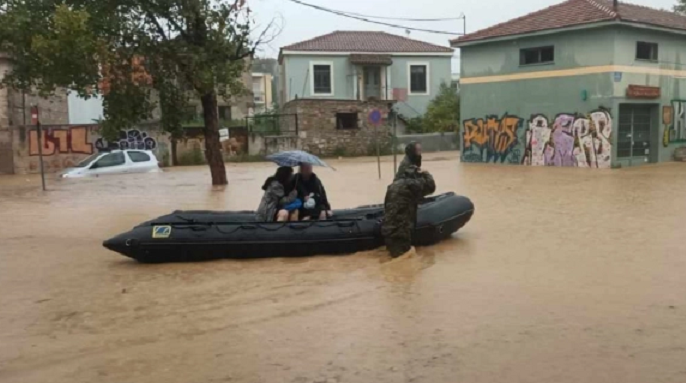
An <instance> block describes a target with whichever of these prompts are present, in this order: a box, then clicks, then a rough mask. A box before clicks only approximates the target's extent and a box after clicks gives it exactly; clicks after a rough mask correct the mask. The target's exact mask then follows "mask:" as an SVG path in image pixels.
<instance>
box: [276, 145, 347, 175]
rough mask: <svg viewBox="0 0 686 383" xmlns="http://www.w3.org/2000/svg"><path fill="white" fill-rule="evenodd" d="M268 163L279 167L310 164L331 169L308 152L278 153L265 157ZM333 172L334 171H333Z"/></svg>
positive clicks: (290, 151)
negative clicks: (270, 162)
mask: <svg viewBox="0 0 686 383" xmlns="http://www.w3.org/2000/svg"><path fill="white" fill-rule="evenodd" d="M267 159H268V160H269V161H272V162H274V163H276V164H277V165H279V166H299V165H300V164H302V163H305V164H310V165H312V166H322V167H325V168H331V169H333V168H332V167H331V166H329V165H328V164H327V163H326V162H324V161H322V160H321V159H320V158H319V157H317V156H315V155H314V154H310V153H308V152H303V151H302V150H289V151H285V152H279V153H276V154H272V155H269V156H267ZM334 170H335V169H334Z"/></svg>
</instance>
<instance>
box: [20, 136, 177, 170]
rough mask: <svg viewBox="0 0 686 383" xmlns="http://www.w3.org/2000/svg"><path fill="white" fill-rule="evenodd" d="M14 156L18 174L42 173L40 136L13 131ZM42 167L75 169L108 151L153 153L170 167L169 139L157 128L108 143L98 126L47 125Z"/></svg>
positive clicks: (46, 168) (43, 137) (121, 137)
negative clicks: (133, 150) (88, 159)
mask: <svg viewBox="0 0 686 383" xmlns="http://www.w3.org/2000/svg"><path fill="white" fill-rule="evenodd" d="M12 130H13V152H14V172H15V173H16V174H26V173H37V172H39V171H40V163H39V147H38V132H37V131H36V129H35V128H34V127H14V128H12ZM42 144H43V147H42V149H43V163H44V166H45V170H46V171H47V172H57V171H60V170H62V169H64V168H68V167H71V166H74V165H75V164H77V163H78V162H80V161H81V160H83V159H85V158H86V157H88V156H89V155H91V154H93V153H97V152H98V151H99V150H102V149H105V148H116V147H130V148H140V149H149V150H152V151H153V152H154V153H155V155H156V156H157V159H158V160H159V161H160V162H164V163H166V164H168V161H169V148H170V147H169V139H168V137H167V135H166V134H164V133H162V132H160V131H158V130H157V129H156V128H154V127H140V128H135V129H129V130H127V131H122V132H121V135H120V139H119V140H116V141H114V142H107V140H105V139H104V138H102V136H101V135H100V133H99V128H98V126H97V125H59V126H55V125H45V126H44V127H43V136H42Z"/></svg>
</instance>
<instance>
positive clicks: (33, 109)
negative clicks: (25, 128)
mask: <svg viewBox="0 0 686 383" xmlns="http://www.w3.org/2000/svg"><path fill="white" fill-rule="evenodd" d="M31 125H38V107H37V106H32V107H31Z"/></svg>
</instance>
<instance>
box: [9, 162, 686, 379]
mask: <svg viewBox="0 0 686 383" xmlns="http://www.w3.org/2000/svg"><path fill="white" fill-rule="evenodd" d="M426 157H427V158H426V159H425V161H424V166H423V167H424V168H425V169H426V170H428V171H430V172H431V173H432V174H433V175H434V177H435V178H436V183H437V186H438V190H437V193H441V192H447V191H454V192H456V193H457V194H463V195H466V196H468V197H470V198H471V199H472V201H473V202H474V204H475V205H476V213H475V215H474V217H473V219H472V221H471V222H470V223H469V224H467V226H466V227H465V228H463V229H462V230H461V231H460V232H458V234H457V235H455V236H454V238H452V239H451V240H449V241H446V242H444V243H441V244H439V245H438V246H435V247H429V248H419V249H417V252H416V254H413V255H412V256H410V257H408V258H406V259H400V260H393V261H390V259H389V258H388V256H387V254H386V253H385V251H383V249H379V250H375V251H370V252H364V253H358V254H353V255H350V256H343V257H312V258H298V259H262V260H247V261H235V260H220V261H213V262H205V263H188V264H162V265H144V264H139V263H136V262H135V261H132V260H130V259H128V258H125V257H123V256H120V255H118V254H115V253H113V252H110V251H107V250H106V249H104V248H103V247H102V246H101V244H102V241H103V240H104V239H106V238H109V237H111V236H113V235H115V234H118V233H120V232H123V231H125V230H129V229H130V228H131V227H133V226H134V225H135V224H138V223H140V222H141V221H144V220H148V219H151V218H154V217H156V216H159V215H162V214H166V213H169V212H170V211H172V210H176V209H185V210H188V209H198V210H242V209H251V210H252V209H255V208H256V207H257V205H258V203H259V200H260V197H261V189H260V187H261V185H262V183H263V182H264V179H265V178H266V177H267V176H269V175H270V174H272V173H273V171H274V169H275V167H274V166H273V165H272V164H267V163H254V164H227V170H228V175H229V182H230V185H229V186H228V187H227V188H226V189H225V190H223V191H213V190H212V188H211V187H210V186H209V182H210V181H209V179H210V178H209V170H208V169H207V168H206V167H189V168H175V169H171V170H168V171H165V172H164V173H159V174H141V175H124V176H110V177H101V178H97V179H84V180H70V181H69V182H62V181H56V180H55V179H54V177H52V176H51V177H50V179H49V182H48V187H49V189H50V191H49V192H47V193H43V192H41V191H40V179H39V178H38V177H37V176H35V175H31V176H0V292H2V293H1V294H0V381H1V382H3V383H19V382H21V383H33V382H36V383H38V382H41V383H42V382H48V381H49V382H60V383H61V382H65V383H77V382H88V383H92V382H107V383H109V382H136V383H153V382H155V383H157V382H165V383H191V382H198V383H199V382H203V383H206V382H293V383H307V382H329V383H331V382H340V383H343V382H346V383H348V382H359V383H362V382H379V383H385V382H389V383H390V382H394V383H395V382H427V383H437V382H470V383H475V382H476V383H492V382H508V383H519V382H521V383H525V382H526V383H531V382H545V383H550V382H555V383H567V382H569V383H577V382H585V383H596V382H597V383H600V382H603V383H604V382H621V383H646V382H674V383H681V382H685V381H686V363H684V361H686V293H685V292H686V277H685V276H686V250H684V249H686V246H685V245H684V243H685V241H684V228H685V221H686V198H684V195H685V192H684V190H686V166H684V165H683V164H677V163H673V164H663V165H657V166H645V167H641V168H634V169H622V170H593V171H589V170H584V169H576V168H544V167H523V166H496V165H481V164H460V163H459V161H458V160H457V154H456V153H436V154H430V155H427V156H426ZM399 160H400V158H399ZM331 164H332V165H333V166H334V167H335V168H336V169H337V171H332V170H328V169H315V171H316V172H317V174H318V175H319V177H320V178H321V179H322V181H323V182H324V184H325V186H326V190H327V194H328V195H329V199H330V200H331V201H332V205H333V208H346V207H355V206H358V205H363V204H371V203H380V202H381V201H383V197H384V194H385V190H386V186H387V185H388V183H389V182H390V181H391V179H392V167H393V164H392V159H391V158H384V162H383V163H382V176H383V177H382V180H379V179H378V176H377V163H376V159H375V158H360V159H351V160H340V161H336V160H335V161H331Z"/></svg>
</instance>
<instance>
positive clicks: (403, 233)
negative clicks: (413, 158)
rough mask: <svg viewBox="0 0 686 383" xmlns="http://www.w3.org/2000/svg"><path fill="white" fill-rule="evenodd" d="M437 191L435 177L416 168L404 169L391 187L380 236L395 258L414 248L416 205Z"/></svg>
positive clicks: (407, 167) (410, 166)
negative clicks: (413, 235)
mask: <svg viewBox="0 0 686 383" xmlns="http://www.w3.org/2000/svg"><path fill="white" fill-rule="evenodd" d="M435 190H436V183H435V182H434V178H433V177H432V176H431V174H429V173H428V172H425V171H422V170H421V169H419V167H418V166H416V165H412V164H411V165H407V166H405V167H404V168H401V171H399V172H398V174H397V175H396V179H395V180H394V181H393V183H392V184H391V185H390V186H388V190H387V191H386V200H385V202H384V208H385V214H384V222H383V226H382V228H381V234H382V235H383V236H384V240H385V241H386V247H387V248H388V251H389V252H390V253H391V256H392V257H393V258H396V257H399V256H401V255H403V254H405V253H406V252H408V251H409V250H410V249H411V248H412V231H413V230H414V228H415V225H416V223H417V204H418V203H419V201H421V199H422V198H424V197H425V196H427V195H429V194H431V193H433V192H434V191H435Z"/></svg>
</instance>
